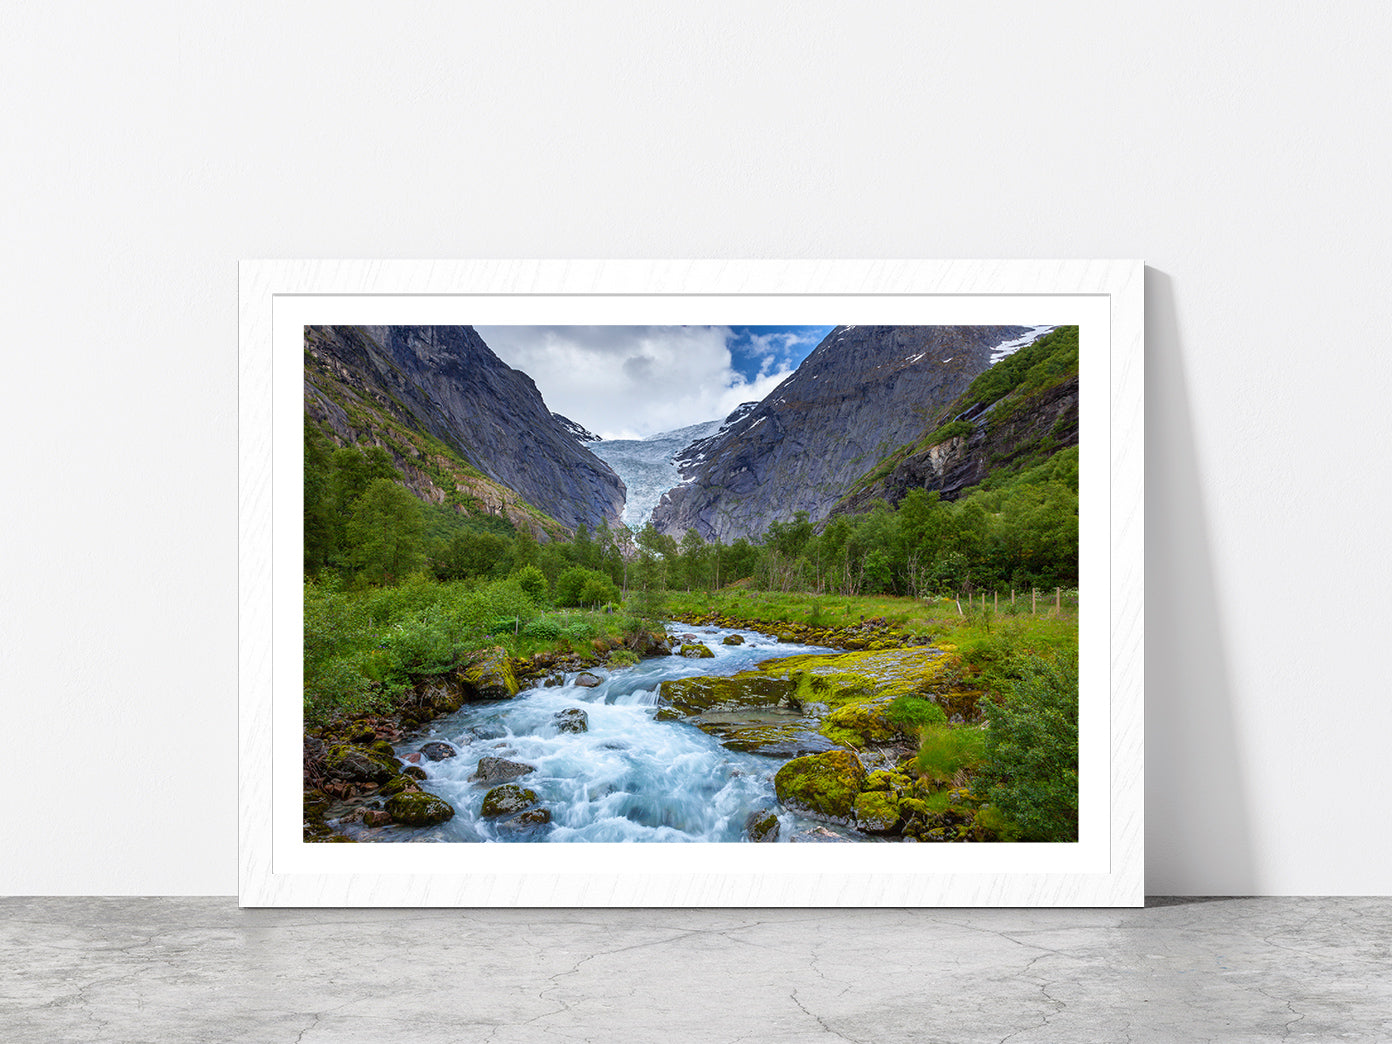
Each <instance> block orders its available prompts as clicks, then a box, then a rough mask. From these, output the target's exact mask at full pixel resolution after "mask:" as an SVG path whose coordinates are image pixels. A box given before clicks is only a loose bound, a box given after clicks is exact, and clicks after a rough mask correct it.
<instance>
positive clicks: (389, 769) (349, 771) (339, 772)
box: [324, 743, 398, 784]
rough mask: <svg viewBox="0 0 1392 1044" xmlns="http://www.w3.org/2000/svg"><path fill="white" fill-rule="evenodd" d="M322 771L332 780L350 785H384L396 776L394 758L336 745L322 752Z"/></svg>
mask: <svg viewBox="0 0 1392 1044" xmlns="http://www.w3.org/2000/svg"><path fill="white" fill-rule="evenodd" d="M324 771H325V773H326V774H327V775H329V776H330V777H331V778H333V779H341V780H347V781H349V782H352V783H379V784H380V783H385V782H386V781H387V780H389V779H391V778H392V777H393V776H395V775H396V774H397V771H398V770H397V766H396V759H395V758H388V757H386V756H384V755H382V754H378V753H377V752H376V751H374V750H368V749H367V748H366V747H355V746H353V745H352V744H350V743H336V744H334V745H333V746H332V747H330V748H329V749H328V750H327V751H325V752H324Z"/></svg>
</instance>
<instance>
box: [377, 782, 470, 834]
mask: <svg viewBox="0 0 1392 1044" xmlns="http://www.w3.org/2000/svg"><path fill="white" fill-rule="evenodd" d="M387 812H388V813H389V814H390V815H391V817H392V819H393V820H394V821H395V822H397V823H404V824H405V825H406V826H415V827H423V826H434V825H435V824H436V823H443V822H444V821H445V820H447V819H453V818H454V806H453V805H451V804H450V803H449V802H448V801H446V800H444V799H443V798H439V797H436V796H435V795H434V794H426V793H424V792H423V791H419V790H412V791H406V792H405V793H401V794H397V795H396V796H395V797H393V798H392V799H391V800H389V801H388V802H387Z"/></svg>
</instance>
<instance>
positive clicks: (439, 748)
mask: <svg viewBox="0 0 1392 1044" xmlns="http://www.w3.org/2000/svg"><path fill="white" fill-rule="evenodd" d="M420 752H421V753H422V754H424V755H425V756H426V757H427V758H429V759H430V760H431V761H444V760H445V759H446V758H452V757H454V756H455V755H456V754H458V753H459V751H457V750H455V749H454V747H452V746H451V745H450V744H448V743H441V742H440V741H439V740H431V741H430V742H429V743H422V744H421V749H420Z"/></svg>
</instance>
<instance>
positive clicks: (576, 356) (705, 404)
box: [475, 326, 832, 439]
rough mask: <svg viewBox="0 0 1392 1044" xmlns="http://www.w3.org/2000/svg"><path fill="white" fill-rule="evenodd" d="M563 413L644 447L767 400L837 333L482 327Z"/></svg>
mask: <svg viewBox="0 0 1392 1044" xmlns="http://www.w3.org/2000/svg"><path fill="white" fill-rule="evenodd" d="M475 329H477V330H478V332H479V336H481V337H482V338H483V339H484V341H485V342H487V344H488V347H490V348H492V349H493V351H494V353H495V354H496V355H497V356H498V358H500V359H502V360H503V361H504V362H505V363H507V364H508V365H509V366H512V367H515V368H516V369H519V370H521V371H523V372H524V373H526V374H527V375H528V376H529V377H531V378H532V380H534V381H536V386H537V388H539V389H540V390H541V394H542V397H543V398H544V399H545V400H546V405H547V406H549V407H550V408H551V410H552V411H553V412H555V413H559V414H562V415H564V416H566V417H569V418H570V419H571V420H573V421H576V422H578V423H580V424H583V425H584V426H585V427H587V428H589V429H590V430H591V431H592V432H594V433H595V434H597V435H601V436H603V437H604V438H606V439H616V438H644V437H646V436H648V435H654V434H656V433H657V432H660V431H671V430H673V429H674V428H683V427H686V426H687V425H689V424H697V423H699V422H701V421H708V420H714V419H715V418H717V417H724V416H725V415H726V414H727V413H729V412H730V411H731V410H733V409H734V408H735V407H736V406H738V405H739V404H740V403H742V402H752V401H756V400H758V399H762V398H763V397H764V396H765V395H767V394H768V393H769V392H770V391H772V390H773V389H774V388H775V387H776V386H777V385H778V384H779V382H780V381H782V380H783V379H784V378H785V377H787V376H788V374H790V373H792V372H793V370H795V369H797V365H798V363H800V362H802V360H803V359H804V358H806V356H807V354H808V353H809V352H810V351H812V349H813V348H815V347H816V346H817V344H818V342H820V341H821V339H822V338H823V337H825V336H826V335H827V333H829V332H830V331H831V329H832V327H830V326H479V327H475Z"/></svg>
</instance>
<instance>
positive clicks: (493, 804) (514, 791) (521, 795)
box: [482, 783, 537, 819]
mask: <svg viewBox="0 0 1392 1044" xmlns="http://www.w3.org/2000/svg"><path fill="white" fill-rule="evenodd" d="M536 800H537V796H536V791H535V790H531V789H529V788H527V787H519V786H518V785H517V784H516V783H504V784H503V785H502V786H501V787H494V788H493V789H492V790H490V791H489V792H488V793H487V794H485V795H483V813H482V814H483V817H484V818H485V819H498V818H501V817H503V816H513V815H516V814H517V813H519V812H522V811H525V810H526V809H528V808H530V807H531V806H532V805H535V804H536Z"/></svg>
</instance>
